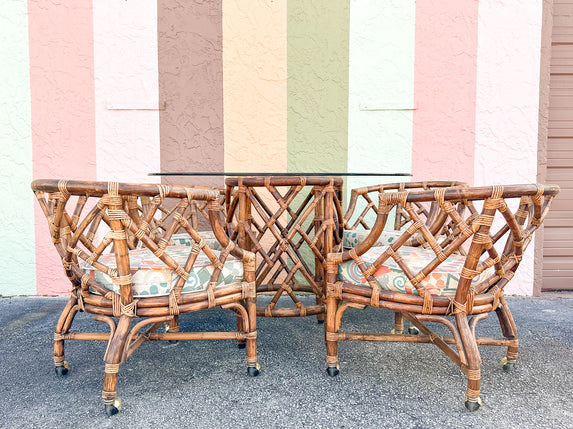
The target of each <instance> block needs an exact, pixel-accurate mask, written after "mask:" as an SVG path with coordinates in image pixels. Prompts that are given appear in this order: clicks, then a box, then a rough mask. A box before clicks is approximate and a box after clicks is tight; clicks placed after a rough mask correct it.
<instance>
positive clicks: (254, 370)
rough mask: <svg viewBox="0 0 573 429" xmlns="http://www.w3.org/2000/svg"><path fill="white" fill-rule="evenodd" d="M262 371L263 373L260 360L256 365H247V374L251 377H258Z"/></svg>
mask: <svg viewBox="0 0 573 429" xmlns="http://www.w3.org/2000/svg"><path fill="white" fill-rule="evenodd" d="M260 373H261V365H260V364H259V363H258V362H257V363H255V364H254V365H253V364H249V366H247V375H248V376H249V377H256V376H257V375H259V374H260Z"/></svg>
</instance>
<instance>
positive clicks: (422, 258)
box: [338, 246, 494, 296]
mask: <svg viewBox="0 0 573 429" xmlns="http://www.w3.org/2000/svg"><path fill="white" fill-rule="evenodd" d="M386 249H387V246H383V247H373V248H371V249H370V250H368V251H367V252H366V253H364V254H363V255H362V259H364V262H366V263H367V264H370V263H372V262H374V261H375V260H376V259H377V258H378V257H379V256H380V255H381V254H382V253H384V251H385V250H386ZM398 253H399V254H400V256H401V257H402V258H404V262H405V263H406V265H407V266H408V267H410V269H411V271H412V272H414V273H417V272H418V271H420V270H421V269H422V268H424V267H425V266H426V265H428V264H429V263H430V262H431V261H432V260H434V259H435V257H436V255H435V253H434V252H433V251H432V250H429V249H422V248H419V247H407V246H402V247H400V249H399V250H398ZM465 259H466V258H465V256H462V255H457V254H453V255H451V256H450V257H449V258H448V259H446V260H445V261H444V262H442V263H441V264H440V265H439V266H438V267H437V268H436V269H435V270H434V271H433V272H431V273H430V274H429V275H428V276H427V277H426V278H425V279H424V280H423V285H424V286H425V287H426V288H427V289H428V290H429V291H430V293H432V294H433V295H443V296H452V295H455V293H456V289H457V287H458V282H459V280H460V277H459V276H460V273H461V271H462V268H463V266H464V262H465ZM493 270H494V268H493V267H491V268H489V269H487V270H485V271H484V272H482V273H481V274H480V275H478V276H477V277H476V278H474V279H473V283H479V282H481V281H482V280H484V279H486V278H487V277H488V276H490V275H491V274H492V273H493ZM338 277H339V279H340V280H342V281H344V282H347V283H352V284H356V285H362V286H368V282H367V281H366V279H365V278H364V277H363V276H362V274H361V271H360V269H359V268H358V266H357V265H356V262H354V261H353V260H350V261H347V262H345V263H343V264H340V265H339V267H338ZM374 277H376V281H377V282H378V284H379V285H380V286H381V287H382V289H384V290H392V291H396V292H403V293H411V294H415V295H417V294H418V292H417V290H416V288H415V287H413V286H412V284H411V283H410V280H408V278H407V277H406V275H405V274H404V272H403V271H402V270H401V269H400V267H399V266H398V264H397V263H396V261H394V259H392V258H391V257H390V258H388V259H387V260H386V262H384V265H381V266H380V268H378V271H376V272H375V273H374Z"/></svg>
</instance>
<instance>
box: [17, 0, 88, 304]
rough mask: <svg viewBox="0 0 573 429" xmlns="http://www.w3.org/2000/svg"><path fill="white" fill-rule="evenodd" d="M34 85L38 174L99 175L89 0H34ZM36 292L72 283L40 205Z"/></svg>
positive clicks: (52, 290)
mask: <svg viewBox="0 0 573 429" xmlns="http://www.w3.org/2000/svg"><path fill="white" fill-rule="evenodd" d="M28 13H29V17H28V20H29V40H30V41H29V43H30V88H31V100H32V143H33V163H34V164H33V165H34V168H33V175H34V177H35V178H58V177H61V178H68V179H92V180H93V179H95V178H96V150H95V125H94V66H93V14H92V2H91V1H90V0H78V1H74V2H51V1H29V2H28ZM35 220H36V272H37V279H38V284H37V293H38V294H44V293H49V294H54V293H65V292H66V291H67V290H69V288H70V282H69V281H68V280H67V279H66V277H65V276H64V271H63V269H62V264H61V262H60V259H59V257H58V256H57V253H56V251H55V249H54V246H53V245H52V242H51V240H50V238H49V232H48V226H47V222H46V219H45V218H44V215H43V213H42V212H41V210H40V208H39V206H38V205H37V204H36V206H35Z"/></svg>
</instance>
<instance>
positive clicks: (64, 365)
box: [54, 361, 70, 377]
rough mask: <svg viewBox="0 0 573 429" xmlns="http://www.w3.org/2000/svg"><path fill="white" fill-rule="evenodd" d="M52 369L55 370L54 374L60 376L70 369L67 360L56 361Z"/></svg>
mask: <svg viewBox="0 0 573 429" xmlns="http://www.w3.org/2000/svg"><path fill="white" fill-rule="evenodd" d="M54 370H55V371H56V375H58V376H60V377H62V376H64V375H66V374H67V373H68V371H69V370H70V364H69V363H68V362H67V361H63V362H58V363H56V366H55V367H54Z"/></svg>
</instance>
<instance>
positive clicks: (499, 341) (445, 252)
mask: <svg viewBox="0 0 573 429" xmlns="http://www.w3.org/2000/svg"><path fill="white" fill-rule="evenodd" d="M558 192H559V188H558V187H557V186H547V187H543V186H536V185H511V186H504V187H502V186H490V187H475V188H467V187H466V188H464V187H457V188H439V189H436V190H427V191H411V192H408V191H407V190H404V191H401V192H385V191H384V190H382V192H380V193H379V204H378V210H377V215H376V216H377V218H376V222H375V224H374V226H373V227H372V229H371V230H370V231H371V232H370V234H369V235H368V237H366V238H365V240H364V241H362V242H361V243H360V244H358V245H357V246H356V247H354V248H352V249H349V250H345V251H344V252H341V253H331V254H329V255H328V257H327V263H326V269H327V288H326V301H327V311H326V324H325V329H326V348H327V372H328V374H329V375H331V376H335V375H337V374H338V372H339V365H338V341H344V340H364V341H390V342H393V341H402V342H411V343H433V344H435V345H436V346H438V347H439V348H440V349H441V350H442V351H444V352H445V353H446V355H447V356H448V357H449V358H450V359H451V360H452V361H453V362H455V363H456V364H457V365H458V366H460V367H461V369H462V371H463V372H464V373H465V374H466V376H467V392H466V397H465V405H466V408H468V409H469V410H471V411H473V410H477V409H478V408H479V407H480V405H481V400H480V379H481V376H480V362H481V359H480V354H479V350H478V345H497V346H504V347H507V353H506V356H505V357H504V358H503V360H502V365H503V368H504V370H506V371H509V370H511V369H513V368H514V367H515V364H516V360H517V354H518V339H517V330H516V325H515V322H514V320H513V318H512V315H511V312H510V310H509V307H508V305H507V302H506V300H505V298H504V287H505V286H506V284H507V283H508V282H509V281H510V280H511V279H512V277H513V276H514V273H515V271H516V270H517V268H518V266H519V264H520V262H521V260H522V257H523V251H524V250H525V248H526V247H527V245H528V244H529V243H530V241H531V239H532V238H533V233H534V232H535V230H536V229H537V228H538V227H539V226H540V225H541V223H542V222H543V219H544V218H545V216H546V214H547V212H548V210H549V206H550V204H551V201H552V199H553V197H554V196H555V195H557V193H558ZM419 203H421V204H428V203H429V204H432V203H433V204H434V205H435V206H438V207H439V213H438V214H437V215H436V216H444V214H445V215H446V216H447V220H446V221H445V222H444V223H443V224H444V225H447V224H450V225H451V222H453V228H452V229H451V234H448V235H447V236H446V237H444V238H443V239H441V238H440V237H439V235H436V234H435V231H431V230H430V228H429V227H428V225H427V224H426V223H425V222H424V220H423V219H422V218H421V217H420V216H419V215H418V213H417V204H419ZM399 206H400V207H402V208H403V209H404V210H405V211H406V212H407V214H408V216H409V220H408V224H407V228H403V229H402V231H403V232H402V233H401V235H400V236H399V237H398V238H396V240H394V241H393V242H392V244H391V245H389V246H380V247H375V246H374V244H375V243H376V241H377V240H378V238H379V236H380V234H381V233H382V231H383V230H384V226H385V224H386V221H387V219H388V218H389V214H390V213H391V212H392V211H393V210H395V209H396V207H399ZM460 207H463V208H464V209H463V210H461V209H460ZM421 243H422V244H423V245H420V244H421ZM366 306H372V307H376V308H385V309H389V310H392V311H396V312H399V313H401V314H402V315H403V316H404V317H405V318H407V319H408V320H409V321H410V322H411V323H412V324H413V325H414V326H416V327H417V328H418V329H419V331H420V335H410V334H406V333H403V334H397V333H388V334H382V333H364V332H347V331H344V330H343V329H342V316H343V314H344V312H345V311H346V310H347V309H348V308H351V307H355V308H356V307H357V308H364V307H366ZM490 312H495V313H496V314H497V316H498V319H499V323H500V325H501V334H502V336H501V337H499V338H489V337H487V338H486V337H479V336H477V334H476V325H477V322H479V321H480V320H483V319H484V318H486V317H487V315H488V313H490ZM429 322H436V323H438V324H442V325H444V326H445V327H446V328H447V329H448V330H449V331H450V332H451V335H447V336H446V335H438V334H437V333H436V332H434V331H433V330H431V329H430V328H432V329H435V328H434V326H431V327H430V325H428V323H429ZM438 326H439V325H438ZM451 345H453V346H455V347H451ZM429 370H431V369H429Z"/></svg>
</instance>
